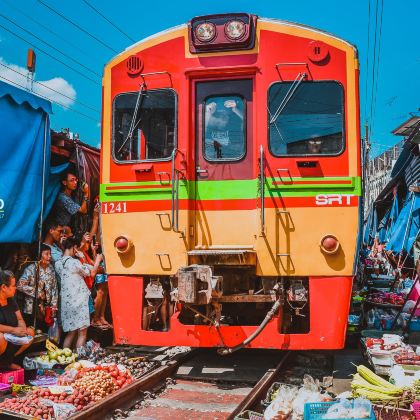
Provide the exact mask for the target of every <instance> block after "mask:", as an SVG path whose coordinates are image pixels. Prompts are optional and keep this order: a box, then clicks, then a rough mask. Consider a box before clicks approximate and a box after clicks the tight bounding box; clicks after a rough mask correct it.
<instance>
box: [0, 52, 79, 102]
mask: <svg viewBox="0 0 420 420" xmlns="http://www.w3.org/2000/svg"><path fill="white" fill-rule="evenodd" d="M5 66H7V67H5ZM27 73H28V72H27V70H26V69H25V68H24V67H20V66H17V65H16V64H11V63H8V62H6V61H5V60H4V59H3V58H2V57H0V77H3V78H4V79H7V80H4V81H6V82H9V83H10V82H11V83H13V84H15V85H17V86H18V87H23V88H27V87H29V82H28V80H27V77H26V74H27ZM35 80H36V79H35ZM36 82H39V83H34V84H33V92H34V93H35V94H38V95H40V96H44V97H45V98H47V99H50V100H52V101H54V102H58V103H61V104H63V105H65V106H71V105H73V104H74V101H75V100H76V91H75V89H74V88H73V86H72V85H71V84H70V83H69V82H67V81H66V80H64V79H63V78H62V77H54V78H52V79H49V80H36ZM63 109H66V108H63Z"/></svg>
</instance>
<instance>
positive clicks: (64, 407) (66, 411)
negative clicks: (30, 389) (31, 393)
mask: <svg viewBox="0 0 420 420" xmlns="http://www.w3.org/2000/svg"><path fill="white" fill-rule="evenodd" d="M40 402H41V404H44V405H46V406H47V407H53V409H54V417H55V419H56V420H64V419H66V418H67V417H69V416H70V415H71V414H73V413H75V412H76V411H77V409H76V407H75V406H74V405H73V404H69V403H54V402H52V401H51V400H48V399H41V400H40Z"/></svg>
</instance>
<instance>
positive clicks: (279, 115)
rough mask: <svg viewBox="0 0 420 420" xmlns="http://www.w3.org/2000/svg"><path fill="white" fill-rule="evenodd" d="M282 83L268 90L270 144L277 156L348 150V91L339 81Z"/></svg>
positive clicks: (331, 154)
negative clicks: (346, 136)
mask: <svg viewBox="0 0 420 420" xmlns="http://www.w3.org/2000/svg"><path fill="white" fill-rule="evenodd" d="M295 87H296V84H293V83H292V82H278V83H274V84H273V85H271V86H270V88H269V91H268V131H269V147H270V151H271V153H272V154H273V155H275V156H293V155H295V156H317V155H318V156H337V155H339V154H341V153H342V152H343V151H344V147H345V131H344V92H343V87H342V86H341V84H339V83H338V82H334V81H331V82H330V81H328V82H324V81H322V82H302V83H300V84H299V85H298V87H297V89H295V90H294V88H295Z"/></svg>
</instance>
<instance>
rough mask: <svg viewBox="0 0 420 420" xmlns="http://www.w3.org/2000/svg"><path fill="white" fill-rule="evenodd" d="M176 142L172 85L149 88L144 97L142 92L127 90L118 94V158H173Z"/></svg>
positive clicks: (115, 127)
mask: <svg viewBox="0 0 420 420" xmlns="http://www.w3.org/2000/svg"><path fill="white" fill-rule="evenodd" d="M136 104H137V112H136V111H135V109H136ZM133 117H135V119H134V118H133ZM175 142H176V95H175V92H174V91H173V90H172V89H156V90H146V91H144V92H143V93H142V94H141V95H140V97H139V94H138V92H130V93H123V94H120V95H118V96H117V97H116V98H115V100H114V110H113V156H114V160H116V161H117V162H134V161H135V162H138V161H142V160H164V159H169V158H170V157H171V154H172V151H173V149H174V147H175Z"/></svg>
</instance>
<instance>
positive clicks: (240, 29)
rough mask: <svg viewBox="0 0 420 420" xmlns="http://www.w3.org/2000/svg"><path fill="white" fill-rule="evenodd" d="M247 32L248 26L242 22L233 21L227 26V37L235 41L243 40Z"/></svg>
mask: <svg viewBox="0 0 420 420" xmlns="http://www.w3.org/2000/svg"><path fill="white" fill-rule="evenodd" d="M245 32H246V25H245V23H244V22H242V21H241V20H231V21H230V22H228V23H226V25H225V35H226V36H227V37H228V38H229V39H232V40H233V41H236V40H238V39H241V38H242V37H243V36H244V35H245Z"/></svg>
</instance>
